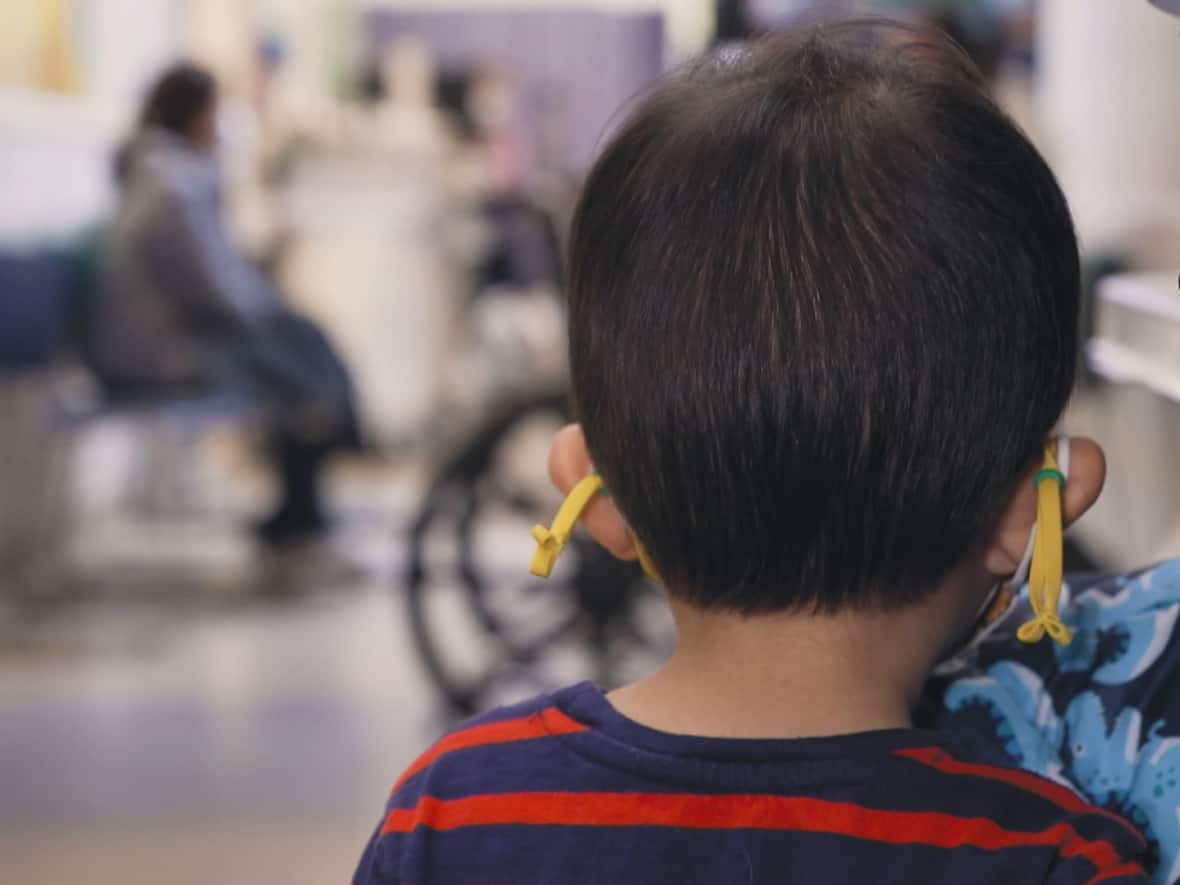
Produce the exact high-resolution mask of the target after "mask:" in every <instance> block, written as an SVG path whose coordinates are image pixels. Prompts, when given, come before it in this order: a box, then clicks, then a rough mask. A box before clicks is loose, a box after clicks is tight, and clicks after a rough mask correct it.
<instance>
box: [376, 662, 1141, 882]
mask: <svg viewBox="0 0 1180 885" xmlns="http://www.w3.org/2000/svg"><path fill="white" fill-rule="evenodd" d="M978 754H979V751H978V750H976V749H975V748H974V747H973V745H972V744H971V743H970V740H969V738H968V737H967V736H966V735H960V734H952V733H940V732H929V731H920V730H915V729H899V730H890V731H876V732H865V733H862V734H853V735H845V736H839V737H831V738H807V739H797V740H733V739H720V738H700V737H687V736H683V735H672V734H667V733H664V732H659V731H655V730H652V729H649V728H646V727H645V726H642V725H639V724H638V723H636V722H634V721H632V720H630V719H627V718H625V717H624V716H623V715H622V714H620V713H618V712H617V711H616V710H615V709H614V708H613V707H612V706H611V705H610V704H609V702H608V701H607V700H606V697H605V696H604V695H603V693H602V692H601V691H600V690H599V689H597V688H595V687H594V686H592V685H589V684H586V683H583V684H581V685H575V686H571V687H569V688H566V689H563V690H561V691H559V692H557V693H555V694H553V695H546V696H542V697H539V698H536V699H534V700H532V701H528V702H526V703H523V704H520V705H517V706H514V707H507V708H503V709H500V710H496V711H494V712H492V713H488V714H485V715H483V716H480V717H478V718H476V719H474V720H471V721H470V722H468V723H467V724H465V725H463V726H462V727H460V728H459V729H457V730H456V731H454V732H452V733H451V734H449V735H447V736H446V737H444V738H443V739H441V740H440V741H438V743H436V744H435V745H434V746H433V747H431V748H430V749H429V750H427V751H426V753H424V754H423V755H422V756H421V757H419V758H418V759H417V761H415V762H414V763H413V764H412V765H411V766H410V767H409V768H408V769H407V770H406V772H405V773H404V774H403V775H402V776H401V778H399V779H398V781H397V783H396V784H395V785H394V788H393V794H392V796H391V797H390V799H389V802H388V805H387V807H386V811H385V815H384V818H383V820H382V821H381V823H380V825H379V826H378V828H377V831H376V832H375V833H374V835H373V837H372V839H371V840H370V842H369V844H368V846H367V847H366V849H365V852H364V855H363V856H362V858H361V861H360V865H359V867H358V868H357V871H356V875H355V878H354V883H355V885H378V883H382V885H385V883H401V885H451V883H464V885H466V883H489V885H490V883H499V885H524V883H542V882H544V883H612V885H631V883H663V882H668V883H677V885H680V883H705V882H708V883H737V882H741V883H771V882H773V883H782V882H792V883H816V885H838V883H869V882H872V883H898V885H902V883H904V885H914V883H934V882H945V883H955V885H983V883H988V885H994V883H1003V885H1024V883H1053V885H1065V883H1077V885H1083V883H1086V885H1097V883H1106V885H1129V883H1144V882H1146V881H1147V880H1146V878H1145V876H1144V874H1143V870H1142V867H1141V865H1140V855H1141V854H1142V852H1143V850H1144V843H1143V839H1142V837H1141V836H1140V835H1139V834H1138V833H1137V832H1136V831H1135V830H1134V829H1133V828H1132V827H1130V826H1129V825H1128V824H1126V823H1125V822H1124V821H1122V820H1121V819H1120V818H1118V817H1116V816H1115V815H1113V814H1111V813H1109V812H1106V811H1103V810H1101V809H1098V808H1095V807H1093V806H1091V805H1088V804H1087V803H1086V802H1084V801H1083V800H1081V799H1080V798H1078V796H1077V795H1076V794H1075V793H1073V792H1072V791H1071V790H1069V789H1067V788H1065V787H1063V786H1060V785H1058V784H1056V783H1054V782H1053V781H1050V780H1047V779H1045V778H1042V777H1039V776H1038V775H1034V774H1030V773H1027V772H1023V771H1020V770H1018V769H1015V768H1009V767H1003V766H993V765H990V764H985V763H984V762H981V761H979V759H980V757H979V755H978Z"/></svg>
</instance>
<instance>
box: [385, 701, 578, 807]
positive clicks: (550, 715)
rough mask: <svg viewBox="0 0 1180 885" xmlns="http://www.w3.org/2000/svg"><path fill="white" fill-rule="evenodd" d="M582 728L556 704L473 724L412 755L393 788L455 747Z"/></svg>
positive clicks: (547, 735) (466, 748) (468, 747)
mask: <svg viewBox="0 0 1180 885" xmlns="http://www.w3.org/2000/svg"><path fill="white" fill-rule="evenodd" d="M586 728H587V726H585V725H583V724H582V723H581V722H578V721H577V720H575V719H571V718H570V717H569V716H567V715H566V714H565V713H563V712H561V710H559V709H558V708H557V707H547V708H545V709H544V710H540V711H538V712H536V713H530V714H529V715H527V716H521V717H520V718H519V719H506V720H504V721H503V722H489V723H487V724H486V725H475V726H472V727H471V728H466V729H464V730H463V731H457V732H455V733H454V734H449V735H447V736H446V737H444V738H443V739H442V740H440V741H438V743H436V744H435V745H434V746H433V747H431V748H430V749H429V750H427V751H426V752H425V753H423V754H422V755H421V756H419V757H418V758H417V759H415V760H414V762H413V764H412V765H411V766H410V767H409V768H407V769H406V770H405V771H404V772H403V773H402V776H401V777H399V778H398V779H397V783H395V784H394V785H393V792H394V793H396V792H397V791H398V790H399V789H401V787H402V785H403V784H405V783H406V781H408V780H409V779H410V778H412V777H413V776H414V775H416V774H417V773H418V772H420V771H421V770H422V769H424V768H426V767H427V766H428V765H430V764H431V763H432V762H434V761H435V760H436V759H438V758H439V757H440V756H445V755H446V754H447V753H451V752H453V751H455V750H468V749H471V748H472V747H485V746H487V745H489V744H506V743H511V742H512V741H529V740H535V739H537V738H543V737H550V736H553V735H560V734H573V733H574V732H578V731H585V730H586Z"/></svg>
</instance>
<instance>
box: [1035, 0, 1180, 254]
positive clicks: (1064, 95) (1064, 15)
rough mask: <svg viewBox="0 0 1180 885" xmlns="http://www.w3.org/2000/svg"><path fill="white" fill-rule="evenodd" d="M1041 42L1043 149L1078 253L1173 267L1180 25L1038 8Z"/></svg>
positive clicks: (1138, 0)
mask: <svg viewBox="0 0 1180 885" xmlns="http://www.w3.org/2000/svg"><path fill="white" fill-rule="evenodd" d="M1039 41H1040V47H1039V49H1040V65H1041V67H1040V73H1039V78H1038V81H1039V82H1038V90H1037V91H1038V116H1039V118H1040V130H1041V135H1042V139H1041V140H1042V142H1043V147H1044V149H1045V150H1046V152H1047V154H1048V156H1049V158H1050V160H1051V162H1052V163H1053V165H1054V167H1055V171H1056V172H1057V174H1058V176H1059V178H1060V179H1061V182H1062V185H1063V187H1064V188H1065V191H1066V194H1067V196H1068V197H1069V200H1070V204H1071V206H1072V208H1073V211H1074V215H1075V218H1076V220H1077V223H1078V229H1079V233H1080V234H1081V236H1082V240H1083V245H1084V246H1085V247H1086V248H1089V249H1091V250H1097V249H1106V248H1112V247H1113V248H1119V247H1126V246H1132V247H1134V248H1135V249H1136V250H1137V251H1139V252H1140V253H1141V254H1142V257H1143V258H1144V259H1145V260H1148V261H1150V262H1151V263H1154V264H1164V265H1166V264H1167V263H1168V261H1170V260H1180V254H1178V253H1180V94H1178V92H1177V89H1178V88H1180V18H1174V17H1170V16H1168V15H1166V14H1164V13H1163V12H1160V11H1159V10H1158V9H1156V8H1154V7H1152V6H1150V5H1149V4H1148V3H1147V0H1117V2H1116V0H1043V2H1042V4H1041V21H1040V28H1039ZM1169 253H1170V254H1169Z"/></svg>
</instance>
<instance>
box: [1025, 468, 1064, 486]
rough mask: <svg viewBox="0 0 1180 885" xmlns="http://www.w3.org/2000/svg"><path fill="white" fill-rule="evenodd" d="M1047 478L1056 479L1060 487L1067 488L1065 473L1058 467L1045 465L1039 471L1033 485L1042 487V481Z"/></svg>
mask: <svg viewBox="0 0 1180 885" xmlns="http://www.w3.org/2000/svg"><path fill="white" fill-rule="evenodd" d="M1045 479H1052V480H1056V482H1057V486H1058V487H1059V488H1065V474H1064V473H1062V472H1061V471H1060V470H1058V469H1057V468H1056V467H1045V468H1044V469H1042V470H1038V471H1037V478H1036V479H1035V480H1034V481H1033V485H1035V486H1036V487H1037V488H1040V486H1041V481H1042V480H1045Z"/></svg>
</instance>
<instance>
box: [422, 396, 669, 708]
mask: <svg viewBox="0 0 1180 885" xmlns="http://www.w3.org/2000/svg"><path fill="white" fill-rule="evenodd" d="M568 420H569V418H568V413H567V411H566V408H565V403H564V397H561V396H550V397H541V398H537V399H534V400H530V401H528V402H525V403H521V404H518V405H517V406H515V407H514V408H511V409H509V410H506V411H505V412H504V413H503V414H501V415H500V416H498V417H497V418H496V419H495V420H493V421H490V422H489V423H488V424H487V426H485V427H484V428H483V430H482V431H480V432H479V433H477V434H476V436H475V438H474V439H473V440H472V441H471V443H470V444H469V445H467V446H466V447H465V448H464V449H463V450H462V451H461V452H460V453H459V454H458V456H457V457H455V458H454V459H452V460H451V461H450V462H449V463H447V464H446V465H445V466H444V467H443V469H442V470H441V471H440V472H439V474H438V477H437V478H436V480H435V481H434V482H433V483H432V485H431V487H430V490H429V491H428V493H427V495H426V498H425V501H424V502H423V505H422V508H421V509H420V511H419V513H418V515H417V518H416V519H415V520H414V523H413V524H412V527H411V530H410V534H409V560H408V564H407V568H406V573H405V589H406V604H407V606H408V614H409V619H410V625H411V629H412V635H413V641H414V645H415V649H416V651H417V653H418V656H419V658H420V660H421V662H422V664H423V666H424V668H425V669H426V671H427V673H428V674H429V676H430V678H431V680H432V681H433V682H434V684H435V686H436V687H437V689H438V691H439V693H440V695H441V696H442V697H443V699H444V700H445V701H446V703H447V705H448V706H449V708H450V709H451V711H453V712H454V713H455V714H456V715H460V716H463V715H470V714H472V713H474V712H477V711H478V710H481V709H486V708H488V707H490V706H494V705H496V704H500V703H510V702H512V701H513V700H519V699H521V698H524V697H527V696H528V695H530V694H535V693H537V692H538V691H545V690H550V689H553V688H555V687H557V686H558V685H561V684H565V683H569V682H574V681H579V680H582V679H592V680H594V681H595V682H597V683H598V684H599V685H601V686H603V687H607V688H609V687H613V686H615V685H618V684H621V683H622V682H624V681H627V680H629V679H634V678H637V677H638V676H640V675H642V674H643V673H644V672H647V671H650V669H651V668H653V667H654V666H655V665H656V664H657V663H658V662H659V661H660V660H661V659H662V658H663V656H664V655H666V654H667V652H668V651H669V650H670V648H671V641H672V631H671V623H670V617H669V615H668V613H667V610H666V606H665V605H664V604H663V601H662V599H661V594H660V591H659V590H658V589H657V588H656V587H655V586H654V585H653V584H651V583H650V582H649V581H648V580H647V579H646V578H645V577H644V575H643V573H642V571H641V570H640V569H639V568H638V566H636V565H634V564H632V563H624V562H619V561H618V560H616V559H614V558H613V557H612V556H610V555H609V554H608V553H607V552H606V551H604V550H602V549H601V548H599V547H598V546H597V545H596V544H594V543H593V542H592V541H590V540H589V538H584V537H581V536H579V535H575V537H574V538H573V539H572V540H571V542H570V544H569V546H568V547H567V549H566V552H565V555H564V556H563V557H562V559H561V561H559V563H558V566H557V569H556V570H555V571H554V574H553V576H552V577H551V578H549V579H548V580H541V579H538V578H534V577H533V576H531V575H530V574H529V573H528V563H529V559H530V558H531V555H532V550H533V542H532V538H531V537H530V535H529V530H530V529H531V527H532V526H533V525H534V524H535V523H538V522H547V521H548V520H549V519H550V518H551V517H552V514H553V513H554V511H555V510H556V508H557V505H558V504H559V503H560V498H559V497H558V495H557V493H556V492H555V491H553V490H551V489H550V488H549V487H548V483H547V480H546V479H545V475H544V474H545V471H544V467H543V465H544V463H545V455H546V453H547V451H548V444H549V441H550V439H551V438H552V435H553V433H554V431H556V429H557V428H558V427H560V426H561V425H562V424H564V423H565V422H566V421H568Z"/></svg>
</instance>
